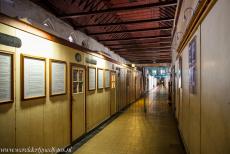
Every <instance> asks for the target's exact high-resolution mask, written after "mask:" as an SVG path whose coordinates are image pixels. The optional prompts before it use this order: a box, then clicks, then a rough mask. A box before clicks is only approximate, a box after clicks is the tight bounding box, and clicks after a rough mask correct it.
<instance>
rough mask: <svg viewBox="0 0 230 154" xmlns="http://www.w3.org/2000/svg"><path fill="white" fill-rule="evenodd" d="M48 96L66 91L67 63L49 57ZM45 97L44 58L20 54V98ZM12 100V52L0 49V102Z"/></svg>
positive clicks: (63, 93) (62, 93)
mask: <svg viewBox="0 0 230 154" xmlns="http://www.w3.org/2000/svg"><path fill="white" fill-rule="evenodd" d="M49 67H50V69H49V70H50V72H49V75H50V76H49V78H50V96H56V95H65V94H66V93H67V88H66V87H67V82H66V79H67V78H66V77H67V63H66V62H65V61H59V60H53V59H50V65H49ZM44 97H46V59H45V58H41V57H34V56H28V55H21V99H22V100H30V99H36V98H44ZM13 100H14V54H13V53H10V52H5V51H0V103H10V102H13Z"/></svg>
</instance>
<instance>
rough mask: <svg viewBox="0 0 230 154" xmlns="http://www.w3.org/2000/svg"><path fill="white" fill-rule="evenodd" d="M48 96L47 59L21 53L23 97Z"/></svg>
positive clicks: (26, 98) (29, 98)
mask: <svg viewBox="0 0 230 154" xmlns="http://www.w3.org/2000/svg"><path fill="white" fill-rule="evenodd" d="M45 97H46V59H45V58H41V57H36V56H29V55H23V54H22V55H21V99H22V100H31V99H37V98H45Z"/></svg>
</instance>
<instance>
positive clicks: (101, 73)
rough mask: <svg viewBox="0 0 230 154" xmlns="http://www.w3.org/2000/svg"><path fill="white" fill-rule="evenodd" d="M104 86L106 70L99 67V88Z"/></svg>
mask: <svg viewBox="0 0 230 154" xmlns="http://www.w3.org/2000/svg"><path fill="white" fill-rule="evenodd" d="M103 88H104V70H103V69H100V68H98V69H97V89H103Z"/></svg>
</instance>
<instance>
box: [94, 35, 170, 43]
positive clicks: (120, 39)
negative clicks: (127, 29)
mask: <svg viewBox="0 0 230 154" xmlns="http://www.w3.org/2000/svg"><path fill="white" fill-rule="evenodd" d="M164 38H171V35H158V36H143V37H131V38H116V39H97V40H98V41H100V42H111V41H124V40H143V39H144V40H146V39H164Z"/></svg>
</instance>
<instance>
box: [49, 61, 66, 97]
mask: <svg viewBox="0 0 230 154" xmlns="http://www.w3.org/2000/svg"><path fill="white" fill-rule="evenodd" d="M52 62H54V63H62V64H65V92H64V93H60V94H52ZM66 94H67V62H66V61H62V60H56V59H50V60H49V95H50V97H53V96H60V95H66Z"/></svg>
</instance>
